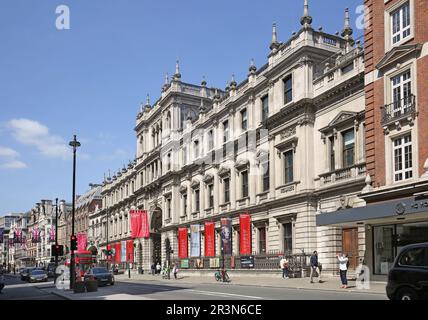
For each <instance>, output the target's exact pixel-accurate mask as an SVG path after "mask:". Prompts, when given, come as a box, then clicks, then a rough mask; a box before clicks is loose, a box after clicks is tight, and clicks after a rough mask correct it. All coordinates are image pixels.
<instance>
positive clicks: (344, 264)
mask: <svg viewBox="0 0 428 320" xmlns="http://www.w3.org/2000/svg"><path fill="white" fill-rule="evenodd" d="M337 259H338V260H339V273H340V280H341V282H342V285H341V286H340V287H341V288H343V289H346V288H348V278H347V275H346V274H347V272H348V261H349V259H348V257H347V256H345V255H344V254H343V253H341V254H339V255H337Z"/></svg>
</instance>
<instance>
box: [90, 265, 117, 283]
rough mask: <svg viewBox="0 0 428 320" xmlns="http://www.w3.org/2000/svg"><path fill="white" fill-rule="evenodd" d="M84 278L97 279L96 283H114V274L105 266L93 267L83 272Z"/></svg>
mask: <svg viewBox="0 0 428 320" xmlns="http://www.w3.org/2000/svg"><path fill="white" fill-rule="evenodd" d="M85 279H94V280H97V281H98V285H99V286H101V285H107V284H110V285H114V276H113V274H112V273H111V272H110V271H108V270H107V269H106V268H102V267H95V268H92V269H91V270H90V271H89V272H88V273H86V274H85Z"/></svg>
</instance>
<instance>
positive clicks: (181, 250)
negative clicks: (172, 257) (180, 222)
mask: <svg viewBox="0 0 428 320" xmlns="http://www.w3.org/2000/svg"><path fill="white" fill-rule="evenodd" d="M187 257H188V248H187V228H179V229H178V258H179V259H186V258H187Z"/></svg>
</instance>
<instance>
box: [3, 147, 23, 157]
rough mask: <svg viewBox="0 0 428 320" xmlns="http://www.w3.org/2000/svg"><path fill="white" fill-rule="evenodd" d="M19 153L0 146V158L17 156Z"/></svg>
mask: <svg viewBox="0 0 428 320" xmlns="http://www.w3.org/2000/svg"><path fill="white" fill-rule="evenodd" d="M17 157H19V153H18V152H17V151H15V150H13V149H11V148H8V147H2V146H0V158H12V159H13V158H17Z"/></svg>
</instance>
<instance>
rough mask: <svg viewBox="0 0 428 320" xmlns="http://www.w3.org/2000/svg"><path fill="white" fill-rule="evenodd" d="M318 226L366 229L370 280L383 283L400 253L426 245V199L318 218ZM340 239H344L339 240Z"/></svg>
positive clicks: (411, 198)
mask: <svg viewBox="0 0 428 320" xmlns="http://www.w3.org/2000/svg"><path fill="white" fill-rule="evenodd" d="M317 226H334V227H341V228H343V229H347V228H356V227H362V226H364V227H365V233H364V234H365V248H364V256H363V257H361V259H360V261H359V263H360V264H364V265H365V266H367V267H368V268H369V269H370V277H371V279H372V280H375V281H376V280H379V281H385V280H386V279H387V275H388V272H389V270H390V269H391V267H392V265H393V263H394V260H395V258H396V257H397V255H398V253H399V252H400V250H401V249H402V248H403V247H404V246H406V245H409V244H415V243H423V242H428V197H425V196H424V197H420V196H413V197H408V198H404V199H397V200H390V201H385V202H381V203H376V204H369V205H367V206H365V207H360V208H352V209H347V210H341V211H336V212H332V213H321V214H319V215H318V216H317ZM342 240H343V239H342Z"/></svg>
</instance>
